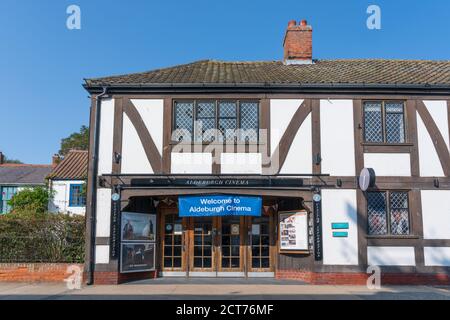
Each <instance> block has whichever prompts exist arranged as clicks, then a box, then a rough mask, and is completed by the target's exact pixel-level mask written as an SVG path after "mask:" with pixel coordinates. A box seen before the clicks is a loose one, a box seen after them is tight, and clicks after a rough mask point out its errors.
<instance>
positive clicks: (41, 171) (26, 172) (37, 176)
mask: <svg viewBox="0 0 450 320" xmlns="http://www.w3.org/2000/svg"><path fill="white" fill-rule="evenodd" d="M51 171H52V166H51V165H35V164H2V165H0V184H2V185H6V184H10V185H39V184H41V185H44V184H45V178H46V177H47V175H48V174H49V173H50V172H51Z"/></svg>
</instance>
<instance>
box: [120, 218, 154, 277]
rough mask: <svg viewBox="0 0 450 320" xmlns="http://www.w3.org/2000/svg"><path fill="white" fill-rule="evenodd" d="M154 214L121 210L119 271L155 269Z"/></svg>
mask: <svg viewBox="0 0 450 320" xmlns="http://www.w3.org/2000/svg"><path fill="white" fill-rule="evenodd" d="M156 225H157V224H156V215H155V214H146V213H137V212H122V214H121V259H120V272H121V273H128V272H146V271H154V270H155V260H156V243H155V241H156Z"/></svg>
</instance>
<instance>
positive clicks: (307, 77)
mask: <svg viewBox="0 0 450 320" xmlns="http://www.w3.org/2000/svg"><path fill="white" fill-rule="evenodd" d="M165 84H167V85H172V86H173V85H176V84H180V85H182V84H200V85H214V84H234V85H239V84H241V85H245V84H310V85H312V84H318V85H327V84H329V85H339V84H347V85H361V86H362V85H371V84H376V85H392V84H394V85H423V86H450V61H426V60H317V61H315V62H314V63H313V64H297V65H286V64H284V63H282V62H281V61H263V62H224V61H214V60H202V61H197V62H193V63H189V64H184V65H178V66H174V67H170V68H164V69H157V70H153V71H148V72H142V73H133V74H126V75H120V76H112V77H105V78H96V79H87V80H86V86H87V87H96V86H105V85H108V86H126V85H130V86H131V85H149V86H151V85H165Z"/></svg>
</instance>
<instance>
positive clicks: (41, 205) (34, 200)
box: [8, 187, 52, 213]
mask: <svg viewBox="0 0 450 320" xmlns="http://www.w3.org/2000/svg"><path fill="white" fill-rule="evenodd" d="M51 196H52V194H51V193H50V191H49V190H48V188H45V187H35V188H26V189H24V190H22V191H20V192H18V193H16V194H15V195H14V196H13V197H12V198H11V200H9V202H8V204H9V205H10V206H11V210H12V211H31V212H36V213H43V212H45V211H47V208H48V201H49V199H50V198H51Z"/></svg>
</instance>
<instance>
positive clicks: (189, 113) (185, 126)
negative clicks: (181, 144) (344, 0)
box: [173, 100, 259, 142]
mask: <svg viewBox="0 0 450 320" xmlns="http://www.w3.org/2000/svg"><path fill="white" fill-rule="evenodd" d="M173 130H174V135H173V140H176V141H196V142H212V141H219V142H223V141H235V142H236V141H241V142H257V141H258V131H259V103H258V102H256V101H245V100H242V101H239V100H204V101H203V100H199V101H177V102H175V105H174V127H173Z"/></svg>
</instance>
